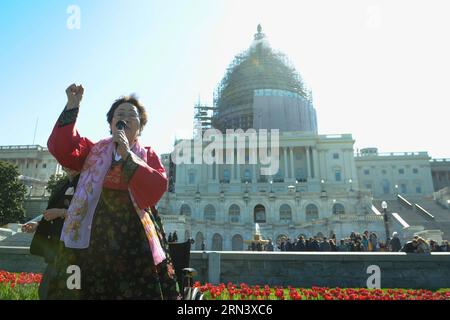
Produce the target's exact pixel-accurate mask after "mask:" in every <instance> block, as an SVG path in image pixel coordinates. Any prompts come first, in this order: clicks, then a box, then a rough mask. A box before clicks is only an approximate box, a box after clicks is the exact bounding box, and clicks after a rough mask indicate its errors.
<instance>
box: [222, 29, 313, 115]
mask: <svg viewBox="0 0 450 320" xmlns="http://www.w3.org/2000/svg"><path fill="white" fill-rule="evenodd" d="M261 30H262V29H261V27H260V26H258V33H256V34H255V36H254V39H255V40H254V42H253V44H252V46H250V48H249V49H247V50H246V51H244V52H242V53H240V54H238V55H237V56H236V57H235V58H234V60H233V62H232V63H231V64H230V65H229V67H228V68H227V71H226V72H225V76H224V77H223V79H222V81H221V82H220V84H219V85H218V87H217V88H216V91H215V92H214V106H215V107H216V109H215V110H214V115H213V123H214V124H216V123H220V117H221V115H222V114H223V113H227V112H228V111H229V110H230V108H234V107H238V106H243V105H251V103H252V101H253V95H254V90H257V89H278V90H286V91H290V92H293V93H297V94H299V95H301V96H303V97H304V98H305V99H306V100H307V101H310V102H311V101H312V97H311V92H310V90H308V89H307V88H306V86H305V85H304V83H303V80H302V78H301V76H300V75H299V73H298V72H297V71H296V69H295V67H294V66H293V65H292V63H291V62H290V61H289V59H288V58H287V57H286V56H285V55H284V54H283V53H281V52H276V51H274V50H273V49H272V48H271V47H270V46H269V45H268V44H267V41H266V40H265V35H264V34H263V33H262V32H261Z"/></svg>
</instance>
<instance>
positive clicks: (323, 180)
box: [159, 132, 384, 250]
mask: <svg viewBox="0 0 450 320" xmlns="http://www.w3.org/2000/svg"><path fill="white" fill-rule="evenodd" d="M353 143H354V140H353V138H352V136H351V135H348V134H346V135H333V136H326V135H316V134H312V133H304V132H282V133H280V139H279V145H280V149H279V170H278V172H277V173H276V174H275V175H273V176H264V175H261V174H260V165H259V164H258V165H256V164H240V165H230V164H219V165H215V164H213V165H208V164H179V165H177V167H176V175H175V184H174V186H175V188H174V192H168V193H166V195H165V196H164V197H163V199H162V200H161V201H160V203H159V209H160V211H161V213H162V214H163V216H164V219H166V233H169V232H173V231H174V230H177V233H178V234H179V235H180V236H181V235H183V234H185V237H186V238H188V237H192V238H194V239H195V240H196V245H195V247H196V248H197V249H200V245H201V242H202V240H204V241H205V244H206V248H208V249H212V250H238V249H241V250H242V249H244V250H245V249H247V248H245V247H244V244H243V241H244V240H249V239H250V238H251V237H252V235H253V233H254V230H255V223H259V225H260V229H261V233H262V235H263V237H265V238H266V239H267V238H272V239H273V240H274V242H275V241H276V240H277V239H279V237H280V236H283V235H284V236H288V237H290V238H292V239H293V238H297V237H298V236H299V235H300V234H304V235H305V236H307V237H310V236H315V235H317V234H322V235H323V236H325V237H329V236H330V235H331V234H332V233H335V234H336V236H337V238H338V239H340V238H342V237H347V236H348V235H349V234H350V233H351V232H352V231H356V232H362V231H364V230H369V231H375V232H377V233H378V234H379V235H383V236H384V227H383V221H382V218H381V217H378V216H375V215H372V214H371V201H372V198H371V194H370V193H369V192H363V191H361V190H359V184H358V178H357V171H356V165H355V161H354V156H353V154H354V152H353ZM192 145H193V143H192ZM162 161H163V163H164V165H165V166H166V169H167V170H169V157H168V155H163V156H162ZM227 171H228V172H227ZM271 181H272V183H271ZM181 217H183V218H181ZM183 226H184V227H183ZM179 238H180V240H183V237H182V236H181V237H179Z"/></svg>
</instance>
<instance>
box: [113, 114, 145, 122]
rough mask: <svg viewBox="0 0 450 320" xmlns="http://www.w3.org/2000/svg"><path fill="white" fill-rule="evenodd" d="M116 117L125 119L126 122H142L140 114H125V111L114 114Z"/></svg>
mask: <svg viewBox="0 0 450 320" xmlns="http://www.w3.org/2000/svg"><path fill="white" fill-rule="evenodd" d="M114 119H116V120H117V121H119V120H123V121H126V122H135V123H140V122H141V121H140V119H139V117H138V116H136V115H126V114H123V113H119V114H117V115H114Z"/></svg>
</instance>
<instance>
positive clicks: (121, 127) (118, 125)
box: [116, 120, 127, 130]
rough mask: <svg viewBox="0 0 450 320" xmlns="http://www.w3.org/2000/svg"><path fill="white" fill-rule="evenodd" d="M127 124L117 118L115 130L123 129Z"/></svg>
mask: <svg viewBox="0 0 450 320" xmlns="http://www.w3.org/2000/svg"><path fill="white" fill-rule="evenodd" d="M126 126H127V124H126V122H125V121H123V120H119V121H117V122H116V128H117V130H123V129H125V127H126Z"/></svg>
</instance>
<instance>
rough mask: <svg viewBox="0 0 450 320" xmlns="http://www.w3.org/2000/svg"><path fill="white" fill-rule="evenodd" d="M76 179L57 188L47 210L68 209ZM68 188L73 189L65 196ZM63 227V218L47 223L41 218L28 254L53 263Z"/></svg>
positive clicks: (51, 196)
mask: <svg viewBox="0 0 450 320" xmlns="http://www.w3.org/2000/svg"><path fill="white" fill-rule="evenodd" d="M78 178H79V176H77V177H76V178H75V179H73V180H72V181H66V182H65V183H63V184H61V186H58V187H57V188H56V189H55V190H54V191H53V193H52V194H51V195H50V198H49V200H48V204H47V209H53V208H60V209H68V208H69V205H70V201H72V197H73V194H74V192H75V188H76V186H77V183H78ZM69 188H73V192H70V193H68V194H66V193H67V191H70V190H69ZM63 225H64V219H63V218H56V219H54V220H52V221H47V220H45V219H44V217H42V219H41V221H39V225H38V227H37V229H36V232H35V234H34V237H33V240H32V241H31V245H30V253H31V254H32V255H36V256H41V257H43V258H44V259H45V261H46V262H47V263H51V262H53V261H54V259H55V256H56V253H57V252H58V248H59V246H60V240H59V239H60V237H61V231H62V228H63Z"/></svg>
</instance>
